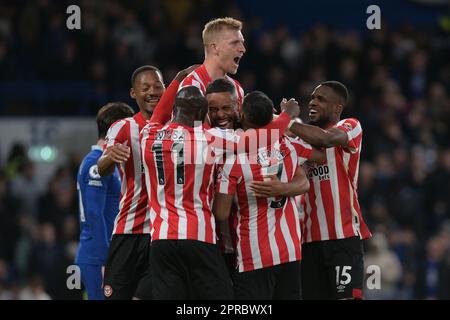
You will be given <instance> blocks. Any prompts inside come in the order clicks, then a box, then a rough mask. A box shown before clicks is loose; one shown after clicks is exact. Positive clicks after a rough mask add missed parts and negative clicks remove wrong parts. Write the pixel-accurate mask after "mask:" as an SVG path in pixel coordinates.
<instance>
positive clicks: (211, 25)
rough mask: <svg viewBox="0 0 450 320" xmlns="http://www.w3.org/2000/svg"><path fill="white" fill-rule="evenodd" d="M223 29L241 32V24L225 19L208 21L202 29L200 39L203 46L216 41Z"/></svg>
mask: <svg viewBox="0 0 450 320" xmlns="http://www.w3.org/2000/svg"><path fill="white" fill-rule="evenodd" d="M223 29H231V30H239V31H240V30H242V22H241V21H239V20H236V19H234V18H230V17H225V18H218V19H214V20H211V21H209V22H208V23H207V24H205V28H203V32H202V38H203V45H204V46H205V47H206V46H207V45H208V44H210V43H211V42H213V41H214V40H216V39H217V35H218V34H219V32H220V31H222V30H223Z"/></svg>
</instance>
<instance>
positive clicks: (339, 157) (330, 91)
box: [290, 81, 371, 299]
mask: <svg viewBox="0 0 450 320" xmlns="http://www.w3.org/2000/svg"><path fill="white" fill-rule="evenodd" d="M347 99H348V91H347V88H346V87H345V86H344V85H343V84H342V83H340V82H337V81H327V82H323V83H322V84H320V85H319V86H318V87H316V88H315V90H314V91H313V93H312V95H311V101H310V103H309V117H310V120H311V121H310V125H307V124H301V123H294V124H293V125H292V126H291V127H290V131H291V132H293V133H294V134H296V135H297V136H299V137H300V138H302V139H304V140H305V141H307V142H308V143H310V144H312V145H314V146H319V147H324V148H326V163H323V164H308V165H307V171H308V172H307V174H308V176H309V182H310V189H309V191H308V192H307V193H306V194H305V196H304V200H303V203H304V210H305V218H304V225H303V231H304V238H303V241H304V244H303V262H302V278H303V281H302V284H303V297H304V298H305V299H361V298H362V283H363V248H362V240H363V239H367V238H369V237H370V236H371V233H370V231H369V229H368V228H367V226H366V224H365V222H364V219H363V217H362V214H361V209H360V206H359V203H358V193H357V191H358V188H357V180H358V167H359V158H360V153H361V145H362V128H361V124H360V123H359V121H358V120H357V119H355V118H348V119H343V120H340V116H341V112H342V109H343V108H344V105H345V104H346V102H347Z"/></svg>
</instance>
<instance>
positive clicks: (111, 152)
mask: <svg viewBox="0 0 450 320" xmlns="http://www.w3.org/2000/svg"><path fill="white" fill-rule="evenodd" d="M193 69H194V68H193V67H191V68H188V69H185V70H183V71H181V72H179V73H178V74H177V76H176V77H175V79H174V81H172V83H171V84H170V86H169V87H168V89H167V91H171V92H172V91H173V92H174V93H175V92H176V91H177V89H178V86H179V84H180V82H181V81H182V80H183V78H184V77H185V76H186V75H187V74H188V73H190V72H191V71H192V70H193ZM131 84H132V88H131V90H130V95H131V97H132V98H133V99H135V100H136V103H137V104H138V106H139V110H140V112H138V113H137V114H136V115H135V116H133V117H131V118H126V119H122V120H120V121H117V122H116V123H114V124H113V125H112V126H111V127H110V129H109V131H108V133H107V136H106V139H105V140H106V145H105V146H104V153H103V155H102V157H101V158H100V159H99V161H98V163H97V165H98V171H99V174H100V175H101V176H105V175H109V174H111V173H112V172H113V171H114V168H115V166H116V165H117V166H118V168H119V173H120V176H121V180H122V187H121V196H120V203H119V213H118V215H117V217H116V220H115V223H114V230H113V237H112V240H111V245H110V249H109V252H108V258H107V263H106V266H105V276H104V294H105V297H106V298H107V299H131V298H136V299H150V298H151V275H150V271H149V259H150V257H149V254H150V213H149V209H148V199H147V190H146V189H145V183H144V173H143V170H142V160H141V147H140V142H139V133H140V131H141V129H142V128H143V127H144V126H145V125H146V124H147V121H148V119H149V118H150V116H151V115H152V113H153V109H154V108H155V106H156V105H157V104H159V103H160V104H163V105H165V106H166V108H169V107H170V106H171V104H172V103H173V98H172V99H170V97H173V95H166V97H167V98H166V99H161V96H162V94H163V93H164V91H165V86H164V81H163V78H162V73H161V71H160V70H159V69H158V68H156V67H153V66H142V67H140V68H138V69H136V70H135V71H134V72H133V75H132V77H131ZM160 99H161V100H160Z"/></svg>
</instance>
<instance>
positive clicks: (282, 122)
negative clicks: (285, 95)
mask: <svg viewBox="0 0 450 320" xmlns="http://www.w3.org/2000/svg"><path fill="white" fill-rule="evenodd" d="M280 108H281V111H282V113H281V114H280V116H279V117H277V118H276V119H274V120H273V121H272V122H270V123H269V124H267V125H266V126H264V127H262V128H260V129H269V130H270V129H275V130H280V136H281V135H283V134H284V131H285V130H286V129H287V128H288V126H289V123H290V122H291V120H292V119H295V118H296V117H298V115H299V114H300V106H299V105H298V102H297V101H295V99H294V98H291V99H289V101H288V100H286V99H283V100H282V101H281V103H280Z"/></svg>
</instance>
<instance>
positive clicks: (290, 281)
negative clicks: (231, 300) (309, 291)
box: [233, 261, 301, 300]
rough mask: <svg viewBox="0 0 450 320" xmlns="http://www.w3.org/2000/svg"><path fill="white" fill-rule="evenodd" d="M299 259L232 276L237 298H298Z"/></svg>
mask: <svg viewBox="0 0 450 320" xmlns="http://www.w3.org/2000/svg"><path fill="white" fill-rule="evenodd" d="M300 274H301V272H300V261H294V262H288V263H283V264H280V265H276V266H273V267H268V268H262V269H257V270H253V271H246V272H238V270H236V271H235V273H234V276H233V285H234V296H235V298H236V299H237V300H300V299H301V283H300Z"/></svg>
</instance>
